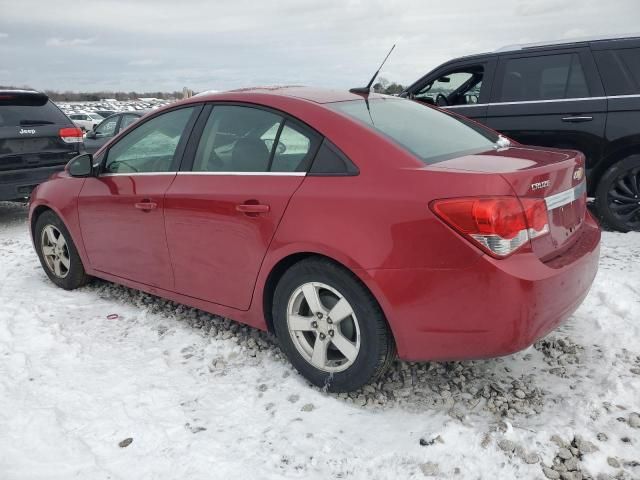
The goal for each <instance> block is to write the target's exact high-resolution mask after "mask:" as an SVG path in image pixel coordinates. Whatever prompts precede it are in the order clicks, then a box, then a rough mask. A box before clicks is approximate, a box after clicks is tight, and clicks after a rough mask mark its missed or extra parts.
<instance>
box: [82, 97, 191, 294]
mask: <svg viewBox="0 0 640 480" xmlns="http://www.w3.org/2000/svg"><path fill="white" fill-rule="evenodd" d="M201 108H202V107H201V106H188V107H182V108H178V109H174V110H170V111H168V112H163V113H161V114H160V115H157V116H155V117H152V118H150V119H149V120H147V121H145V122H143V123H141V124H140V125H138V126H137V127H136V128H135V129H133V130H131V131H130V132H129V133H127V134H126V135H125V136H124V137H122V138H121V139H119V140H117V141H116V143H115V144H113V145H111V146H110V147H109V149H108V151H107V152H106V154H105V155H106V158H103V159H102V167H101V172H100V173H99V175H98V176H97V177H90V178H87V179H86V181H85V183H84V185H83V187H82V190H81V192H80V195H79V198H78V213H79V217H80V225H81V229H82V238H83V240H84V245H85V249H86V251H87V255H88V257H89V261H90V263H91V267H92V268H94V269H95V270H99V271H101V272H105V273H108V274H111V275H115V276H118V277H122V278H125V279H129V280H134V281H136V282H140V283H143V284H145V285H151V286H156V287H160V288H164V289H171V288H172V287H173V274H172V271H171V261H170V259H169V251H168V249H167V241H166V237H165V225H164V195H165V192H166V191H167V189H168V188H169V185H171V182H173V181H174V179H175V177H176V171H177V169H178V166H179V162H180V160H181V158H182V153H183V152H184V147H185V145H186V142H187V139H188V135H189V133H190V131H191V128H192V126H193V124H194V123H195V119H196V117H197V114H198V112H199V110H201Z"/></svg>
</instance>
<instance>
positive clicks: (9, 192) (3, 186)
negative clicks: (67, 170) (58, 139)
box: [0, 165, 65, 200]
mask: <svg viewBox="0 0 640 480" xmlns="http://www.w3.org/2000/svg"><path fill="white" fill-rule="evenodd" d="M64 167H65V166H64V165H56V166H53V167H40V168H24V169H20V170H9V171H0V200H18V199H20V198H26V197H28V196H29V195H30V194H31V191H32V190H33V189H34V188H35V187H36V186H37V185H39V184H41V183H42V182H44V181H45V180H47V179H48V178H49V177H50V176H51V175H52V174H54V173H56V172H60V171H62V170H64Z"/></svg>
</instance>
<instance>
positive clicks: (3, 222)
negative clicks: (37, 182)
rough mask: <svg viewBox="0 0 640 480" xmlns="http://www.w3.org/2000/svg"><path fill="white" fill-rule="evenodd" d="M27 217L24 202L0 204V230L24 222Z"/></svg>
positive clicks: (27, 212) (27, 211)
mask: <svg viewBox="0 0 640 480" xmlns="http://www.w3.org/2000/svg"><path fill="white" fill-rule="evenodd" d="M28 215H29V210H28V208H27V204H26V203H24V202H23V203H20V202H0V228H3V226H4V227H6V226H10V225H17V224H19V223H23V222H26V221H27V217H28Z"/></svg>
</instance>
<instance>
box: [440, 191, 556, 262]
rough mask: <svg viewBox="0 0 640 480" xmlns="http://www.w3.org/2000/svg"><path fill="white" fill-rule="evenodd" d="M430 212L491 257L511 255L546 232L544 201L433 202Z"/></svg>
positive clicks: (501, 198)
mask: <svg viewBox="0 0 640 480" xmlns="http://www.w3.org/2000/svg"><path fill="white" fill-rule="evenodd" d="M431 209H432V210H433V212H434V213H435V214H436V215H437V216H438V217H440V218H441V219H442V220H443V221H444V222H445V223H447V224H448V225H449V226H451V227H452V228H453V229H454V230H456V231H457V232H458V233H460V234H461V235H463V236H464V237H465V238H467V239H468V240H470V241H471V242H472V243H475V244H476V245H478V246H479V247H480V248H481V249H482V250H484V251H485V252H487V253H489V254H490V255H493V256H494V257H498V258H504V257H506V256H508V255H511V254H512V253H513V252H515V251H516V250H518V249H519V248H520V247H522V246H523V245H525V244H526V243H527V242H528V241H529V240H530V239H533V238H536V237H540V236H542V235H545V234H547V233H549V219H548V216H547V205H546V203H545V201H544V199H538V198H517V197H480V198H456V199H448V200H436V201H434V202H432V203H431Z"/></svg>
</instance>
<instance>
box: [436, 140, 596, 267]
mask: <svg viewBox="0 0 640 480" xmlns="http://www.w3.org/2000/svg"><path fill="white" fill-rule="evenodd" d="M430 168H432V169H438V170H455V171H468V172H476V173H487V174H491V173H494V174H498V175H500V176H501V177H502V178H504V179H505V180H506V181H507V182H508V183H509V185H510V186H511V188H512V189H513V192H514V193H515V195H516V196H518V197H520V198H542V199H544V200H545V203H546V205H547V215H548V218H549V234H548V235H543V236H541V237H538V238H535V239H533V240H532V242H531V244H532V248H533V251H534V252H535V253H536V254H537V255H538V257H540V258H541V259H542V260H543V261H548V260H551V259H552V258H555V257H556V256H558V255H560V254H561V253H562V252H563V251H564V250H566V249H567V248H569V247H570V246H571V245H572V244H573V243H574V242H575V241H576V240H577V238H578V235H576V232H577V231H578V230H579V228H580V226H581V225H582V223H583V222H584V218H585V215H586V210H587V203H586V200H587V198H586V183H585V169H584V155H583V154H582V153H580V152H577V151H572V150H549V149H547V148H539V147H530V146H515V147H509V148H503V149H499V150H497V151H492V152H486V153H481V154H476V155H466V156H462V157H457V158H453V159H450V160H445V161H442V162H439V163H437V164H434V165H431V166H430Z"/></svg>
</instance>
